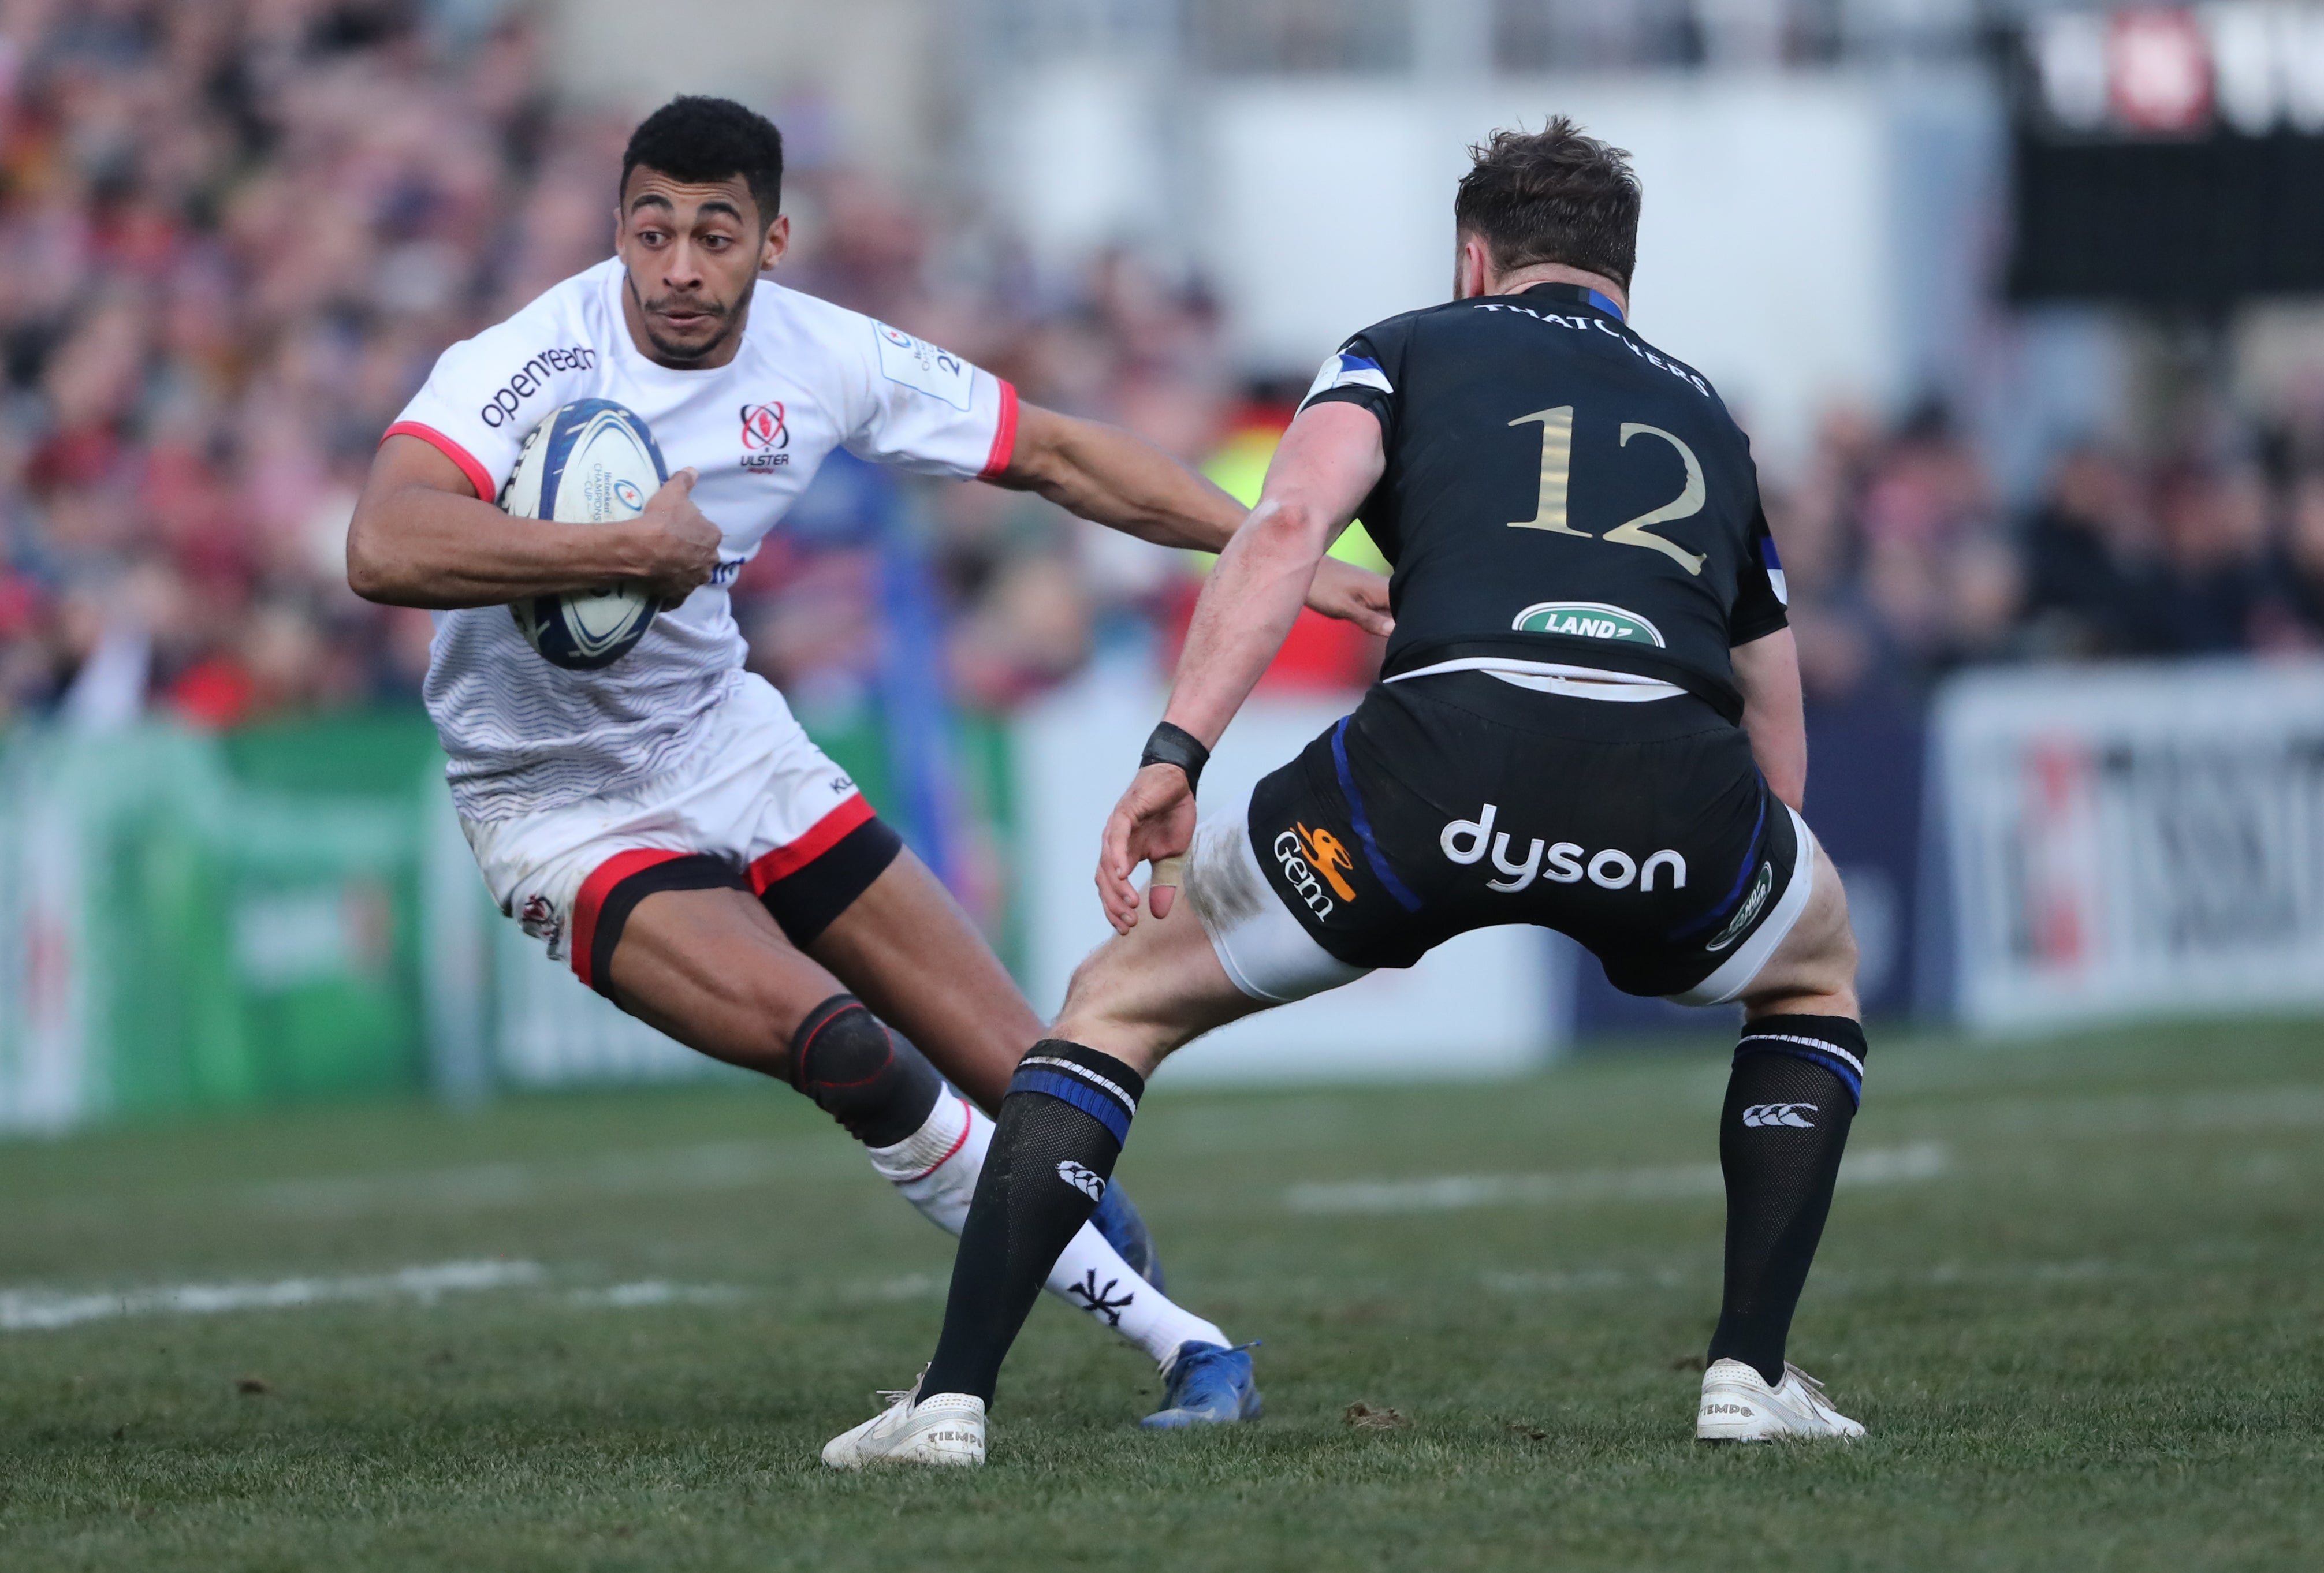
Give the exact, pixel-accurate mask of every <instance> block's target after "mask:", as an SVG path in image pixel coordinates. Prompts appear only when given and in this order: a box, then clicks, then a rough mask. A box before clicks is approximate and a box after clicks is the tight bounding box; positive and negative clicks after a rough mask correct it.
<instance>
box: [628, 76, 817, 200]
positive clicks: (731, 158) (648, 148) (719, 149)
mask: <svg viewBox="0 0 2324 1573" xmlns="http://www.w3.org/2000/svg"><path fill="white" fill-rule="evenodd" d="M641 164H642V165H644V166H645V167H646V168H647V169H650V170H660V171H661V172H662V173H663V174H665V175H668V176H669V178H670V179H674V180H682V181H684V182H686V183H687V184H688V185H706V184H708V183H710V182H712V181H715V180H724V179H730V178H732V177H733V176H736V175H740V176H741V177H742V183H743V184H744V185H746V186H748V187H750V188H751V200H752V202H754V203H756V204H757V205H758V208H759V225H760V227H761V228H762V229H763V228H764V227H766V226H767V225H770V224H772V223H773V222H774V221H775V215H776V214H777V213H779V212H780V211H781V210H782V206H783V133H781V132H779V131H777V130H776V129H775V123H774V122H773V121H771V120H769V119H768V118H767V117H766V116H765V115H761V114H759V113H758V112H757V111H755V110H752V109H746V108H744V107H743V106H742V105H740V104H737V103H735V102H734V101H733V99H732V98H708V97H701V96H699V95H695V94H688V95H687V96H686V97H680V98H673V99H671V100H670V101H669V103H667V104H665V105H663V106H661V107H660V108H659V109H657V110H655V111H654V112H653V113H652V114H651V115H647V116H646V117H645V119H644V120H643V121H642V122H641V123H640V124H639V126H638V128H637V130H635V131H633V132H632V133H630V145H629V147H628V148H627V149H626V150H625V151H624V152H622V184H621V188H620V189H622V190H627V189H629V184H630V171H631V170H634V169H636V168H637V167H638V166H639V165H641Z"/></svg>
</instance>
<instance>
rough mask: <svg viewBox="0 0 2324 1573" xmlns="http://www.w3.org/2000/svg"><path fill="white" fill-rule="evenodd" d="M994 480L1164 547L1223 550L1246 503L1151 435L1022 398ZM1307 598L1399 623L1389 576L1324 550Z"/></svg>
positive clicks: (1367, 624) (1370, 623)
mask: <svg viewBox="0 0 2324 1573" xmlns="http://www.w3.org/2000/svg"><path fill="white" fill-rule="evenodd" d="M992 480H993V483H995V484H996V485H1001V486H1007V487H1010V488H1011V489H1012V490H1015V491H1020V492H1039V493H1040V494H1041V495H1042V496H1044V497H1046V498H1047V499H1048V500H1049V501H1052V502H1054V503H1056V505H1057V506H1058V507H1060V508H1063V509H1065V510H1066V511H1069V512H1072V513H1075V514H1078V515H1080V516H1081V517H1082V518H1084V519H1086V520H1092V521H1093V522H1094V523H1098V524H1102V525H1106V526H1108V527H1109V528H1111V529H1118V530H1120V531H1121V532H1122V533H1123V534H1125V535H1133V536H1136V537H1137V538H1139V539H1140V540H1148V541H1152V542H1153V543H1154V544H1155V545H1157V546H1165V547H1185V548H1187V549H1189V550H1194V551H1205V552H1216V551H1222V550H1224V549H1225V547H1226V544H1227V542H1228V541H1230V540H1231V539H1233V538H1234V534H1235V531H1236V530H1237V529H1240V528H1241V526H1242V522H1243V519H1244V509H1243V506H1242V504H1241V503H1240V502H1237V501H1235V500H1234V499H1233V498H1231V497H1230V496H1228V495H1227V494H1226V493H1225V492H1222V491H1221V490H1219V488H1218V487H1216V486H1214V485H1213V484H1212V483H1210V482H1208V481H1206V480H1204V479H1203V477H1202V476H1200V475H1198V474H1194V472H1193V471H1192V470H1189V469H1188V468H1186V466H1185V465H1182V464H1180V463H1179V462H1178V461H1177V460H1176V459H1174V458H1172V457H1171V456H1170V455H1168V454H1166V453H1164V452H1163V451H1162V450H1161V449H1160V448H1157V447H1156V446H1154V445H1153V444H1152V443H1149V442H1147V441H1145V440H1144V439H1143V438H1141V437H1134V436H1132V435H1131V434H1130V433H1129V432H1126V431H1123V430H1122V429H1121V428H1119V427H1112V426H1107V425H1105V424H1104V423H1102V422H1101V421H1095V420H1079V419H1074V417H1072V416H1070V415H1060V414H1058V413H1057V412H1056V410H1054V409H1042V408H1041V407H1040V406H1038V405H1036V404H1020V405H1019V406H1018V416H1017V446H1016V448H1015V450H1014V452H1013V453H1011V455H1010V460H1009V465H1008V467H1007V468H1006V469H1004V470H1002V471H1001V473H1000V474H998V475H995V476H993V477H992ZM1358 501H1359V502H1360V501H1361V499H1358ZM1305 603H1306V604H1307V605H1309V606H1312V607H1314V609H1315V610H1316V611H1318V612H1322V613H1323V615H1325V616H1326V617H1337V618H1342V619H1344V620H1345V621H1349V622H1352V623H1354V624H1356V625H1357V626H1358V627H1359V628H1361V629H1362V630H1364V631H1365V632H1367V633H1373V634H1379V635H1380V636H1382V637H1383V638H1384V637H1386V636H1387V635H1388V633H1390V632H1392V631H1393V630H1394V628H1395V625H1394V623H1393V622H1391V621H1389V618H1388V581H1387V580H1386V579H1384V578H1382V577H1381V576H1380V575H1378V574H1373V573H1368V572H1366V571H1365V570H1364V569H1361V568H1359V567H1356V566H1353V565H1351V564H1348V563H1342V562H1338V561H1336V560H1333V559H1331V558H1326V559H1324V560H1323V564H1322V565H1321V566H1319V567H1318V568H1317V570H1316V572H1315V575H1314V582H1313V584H1310V586H1309V587H1308V591H1307V594H1306V597H1305Z"/></svg>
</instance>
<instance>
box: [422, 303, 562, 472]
mask: <svg viewBox="0 0 2324 1573" xmlns="http://www.w3.org/2000/svg"><path fill="white" fill-rule="evenodd" d="M599 353H600V352H599V349H598V346H596V345H593V344H590V343H588V342H586V335H585V334H584V333H583V332H581V331H580V330H579V329H578V327H577V325H576V322H575V321H574V320H573V319H572V314H569V313H567V311H566V310H565V309H564V307H563V302H562V301H561V299H559V297H558V292H557V291H555V290H552V291H551V292H550V293H549V294H547V295H544V296H542V297H541V298H540V299H538V300H535V301H533V302H532V303H531V304H530V305H529V306H527V307H526V308H524V309H523V310H521V311H520V312H518V313H517V314H516V315H515V316H514V317H510V318H509V319H508V320H507V321H506V322H503V323H501V324H500V325H499V326H497V327H488V328H486V329H485V330H484V332H482V333H480V334H478V335H477V336H475V337H474V338H470V339H463V340H461V341H460V342H459V343H458V344H456V345H453V346H452V347H451V348H450V349H447V350H446V351H445V352H444V353H443V354H441V355H438V357H437V359H436V369H435V370H434V371H432V372H430V373H429V374H428V381H427V382H426V383H425V384H423V385H422V386H421V388H420V391H419V392H418V393H415V394H413V395H412V398H411V402H410V403H409V404H407V405H405V406H404V407H403V413H402V414H401V415H399V416H397V417H396V418H395V424H394V425H392V426H391V427H389V428H387V432H386V437H418V438H420V440H421V441H423V442H426V443H429V444H431V445H433V446H435V447H437V448H438V449H439V450H440V451H441V452H442V453H443V455H444V456H445V457H447V458H448V459H450V460H451V461H452V462H453V463H454V464H456V465H459V466H460V472H461V474H465V475H466V476H467V477H468V483H469V484H471V485H473V486H474V487H475V489H476V495H477V496H479V497H481V498H483V499H484V501H487V502H490V501H494V500H495V499H497V498H498V497H499V496H500V492H501V487H502V486H503V484H505V483H507V481H508V478H509V472H510V471H511V470H512V469H514V468H515V467H516V456H517V453H518V450H519V449H521V448H522V447H523V446H524V439H525V438H526V437H529V436H530V435H531V433H532V428H534V427H536V426H539V424H540V422H541V419H542V418H543V417H544V416H546V415H548V414H549V411H550V410H552V409H558V407H559V406H561V405H565V404H568V403H571V402H572V401H573V400H576V399H586V398H587V397H588V396H589V394H590V392H591V391H593V390H594V388H595V385H596V378H595V374H596V372H597V367H598V363H599ZM382 440H385V438H384V437H383V439H382Z"/></svg>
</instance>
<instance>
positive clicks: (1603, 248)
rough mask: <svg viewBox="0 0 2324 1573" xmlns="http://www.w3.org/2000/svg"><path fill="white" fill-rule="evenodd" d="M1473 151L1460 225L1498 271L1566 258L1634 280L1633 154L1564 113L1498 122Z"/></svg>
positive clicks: (1456, 205) (1625, 283)
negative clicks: (1515, 126) (1536, 121)
mask: <svg viewBox="0 0 2324 1573" xmlns="http://www.w3.org/2000/svg"><path fill="white" fill-rule="evenodd" d="M1469 157H1470V158H1471V160H1473V161H1474V164H1473V166H1472V167H1471V169H1470V170H1469V172H1468V173H1467V174H1466V175H1463V176H1462V177H1461V194H1460V195H1459V196H1458V197H1456V198H1453V200H1452V221H1453V225H1454V226H1455V227H1456V228H1458V229H1459V230H1460V231H1461V233H1462V234H1463V235H1476V236H1477V237H1478V238H1479V239H1480V240H1482V241H1483V242H1484V243H1485V249H1486V250H1487V251H1488V252H1489V253H1491V255H1492V259H1493V266H1494V268H1495V269H1496V270H1497V271H1500V272H1503V273H1507V272H1511V271H1515V270H1517V269H1518V268H1523V267H1530V266H1532V265H1533V264H1534V263H1536V262H1563V264H1564V265H1565V266H1567V267H1569V268H1580V269H1582V271H1585V272H1591V273H1600V274H1603V275H1604V276H1605V277H1607V278H1609V279H1611V280H1613V281H1615V282H1616V283H1618V284H1619V285H1621V286H1622V288H1623V289H1625V290H1628V288H1629V287H1630V273H1631V271H1632V270H1634V269H1635V268H1637V265H1638V200H1639V198H1638V177H1637V175H1635V174H1633V173H1632V172H1631V170H1630V155H1629V154H1628V153H1627V152H1623V151H1622V150H1621V149H1620V148H1618V147H1609V146H1608V145H1607V144H1606V143H1602V142H1600V141H1599V140H1598V139H1597V138H1596V137H1594V136H1584V135H1583V134H1582V128H1581V127H1580V126H1578V125H1576V124H1573V122H1572V121H1571V120H1569V119H1567V118H1566V117H1565V116H1564V115H1557V116H1555V117H1554V119H1552V120H1551V121H1550V123H1549V124H1546V125H1545V126H1543V127H1542V128H1541V129H1540V130H1539V131H1537V132H1524V131H1497V132H1495V133H1493V137H1492V140H1491V141H1490V142H1488V143H1483V144H1481V145H1478V146H1472V147H1471V148H1470V150H1469Z"/></svg>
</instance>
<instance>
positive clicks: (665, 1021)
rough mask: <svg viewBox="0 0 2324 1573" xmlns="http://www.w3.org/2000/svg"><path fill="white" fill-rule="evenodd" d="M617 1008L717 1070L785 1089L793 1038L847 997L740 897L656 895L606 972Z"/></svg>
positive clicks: (642, 907)
mask: <svg viewBox="0 0 2324 1573" xmlns="http://www.w3.org/2000/svg"><path fill="white" fill-rule="evenodd" d="M610 972H611V978H612V981H613V990H614V992H615V994H617V995H618V996H619V997H620V998H621V1002H622V1008H623V1009H625V1010H627V1011H628V1012H629V1013H630V1014H631V1015H632V1016H636V1017H637V1018H638V1019H640V1020H641V1021H643V1022H645V1023H647V1024H648V1025H649V1026H654V1027H657V1028H659V1029H660V1030H661V1031H663V1032H665V1033H668V1034H669V1035H670V1036H671V1037H674V1038H676V1039H677V1040H678V1042H679V1043H682V1044H685V1045H686V1046H687V1047H688V1048H690V1049H695V1050H698V1051H699V1052H700V1053H705V1054H707V1055H709V1056H710V1057H711V1058H712V1059H714V1060H724V1061H725V1062H727V1063H728V1064H730V1065H740V1066H742V1067H743V1068H744V1069H745V1070H751V1071H757V1072H761V1074H763V1075H768V1076H772V1077H774V1078H775V1079H776V1080H777V1081H790V1080H791V1069H792V1067H791V1052H790V1051H791V1038H792V1037H793V1035H796V1034H797V1033H798V1028H799V1024H800V1023H801V1022H802V1021H804V1020H805V1019H806V1018H807V1013H808V1012H809V1011H811V1010H813V1009H814V1008H815V1007H816V1006H818V1005H820V1004H822V1003H823V1002H824V1001H825V1000H826V999H829V998H831V997H832V996H833V995H835V994H842V993H844V992H846V990H845V989H844V987H843V986H842V985H841V983H840V981H839V980H838V979H836V978H835V977H833V976H832V975H831V974H830V973H829V972H827V971H825V970H824V969H823V967H822V966H821V965H820V964H819V963H817V962H816V961H811V960H809V959H808V958H807V957H806V956H803V955H801V954H800V953H799V952H798V951H797V950H795V949H794V948H792V945H791V943H790V941H788V940H787V939H785V938H784V937H783V931H782V930H781V929H780V928H779V927H778V926H777V925H776V923H775V920H774V919H773V918H772V917H770V916H769V915H768V914H767V909H766V908H765V907H763V906H760V905H759V904H758V902H757V901H756V900H754V899H753V898H752V897H750V896H748V895H746V894H745V893H743V892H742V891H740V890H661V891H657V892H655V893H654V894H653V895H651V896H649V897H646V898H645V899H644V900H642V901H641V902H639V903H638V905H637V909H636V910H635V911H634V912H632V914H631V915H630V921H629V924H628V926H627V927H625V928H623V929H622V940H621V943H619V944H618V945H616V946H614V948H613V965H612V967H611V969H610Z"/></svg>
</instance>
